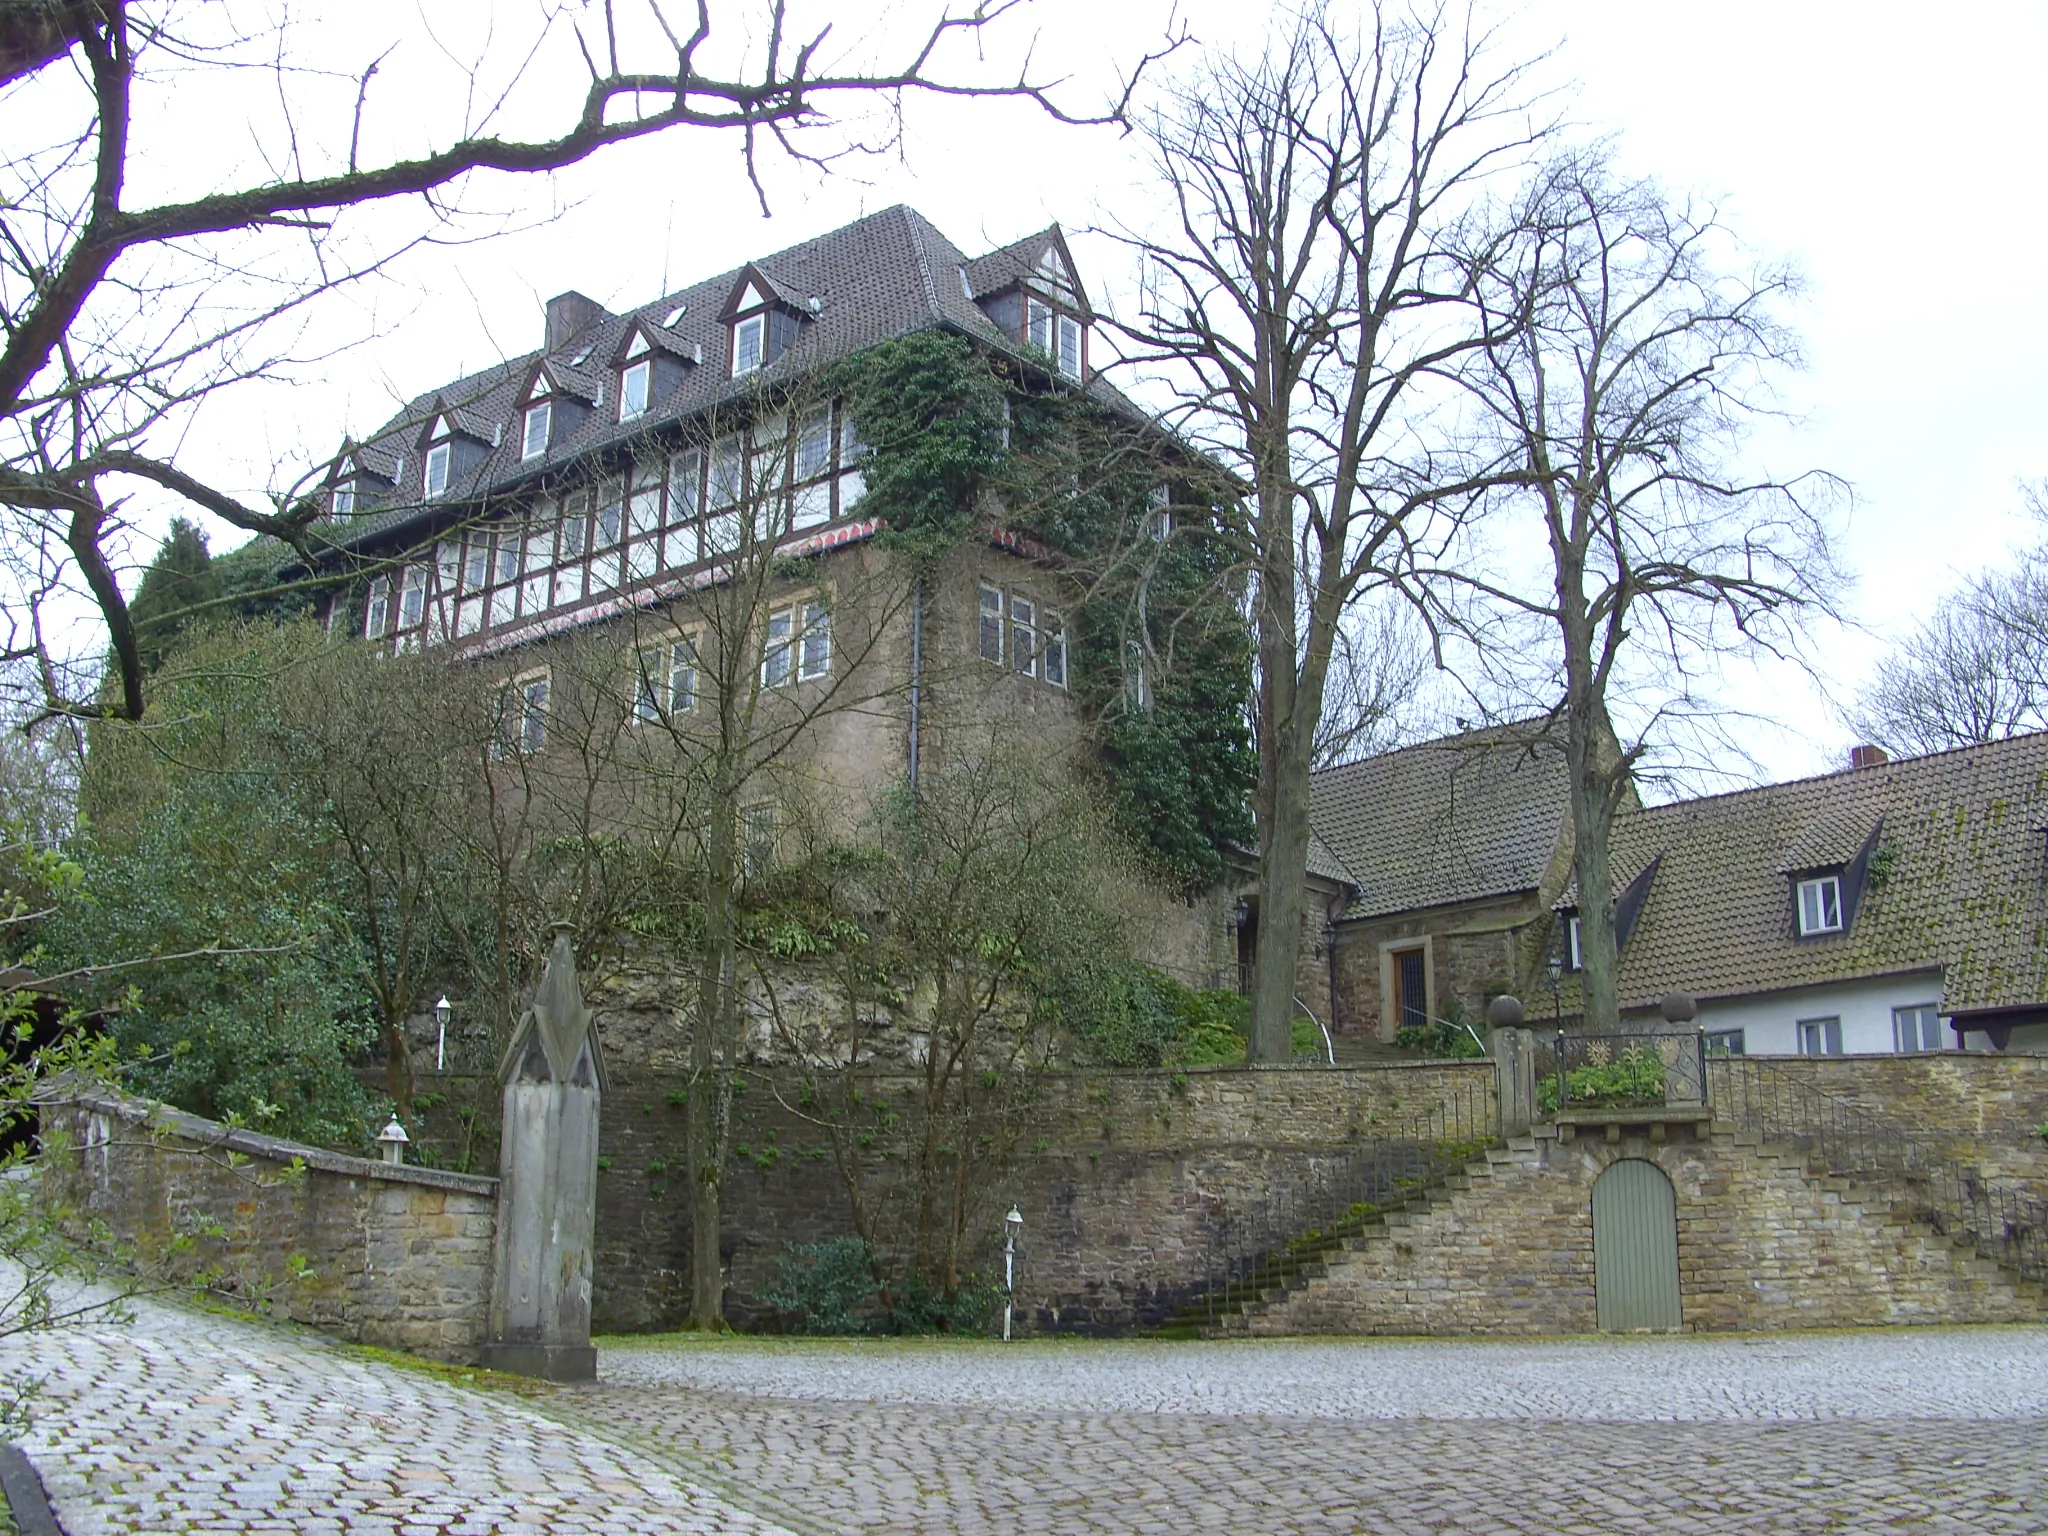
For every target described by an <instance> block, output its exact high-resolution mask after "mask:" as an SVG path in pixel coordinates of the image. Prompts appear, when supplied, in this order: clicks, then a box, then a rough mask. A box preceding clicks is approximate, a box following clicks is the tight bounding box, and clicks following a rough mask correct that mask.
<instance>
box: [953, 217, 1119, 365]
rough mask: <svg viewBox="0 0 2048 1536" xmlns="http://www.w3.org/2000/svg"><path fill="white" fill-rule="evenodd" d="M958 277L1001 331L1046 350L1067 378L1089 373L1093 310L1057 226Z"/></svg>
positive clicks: (982, 260)
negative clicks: (1089, 345) (1089, 346)
mask: <svg viewBox="0 0 2048 1536" xmlns="http://www.w3.org/2000/svg"><path fill="white" fill-rule="evenodd" d="M960 281H961V286H962V289H963V290H964V291H965V293H966V294H967V296H968V297H969V298H971V299H973V300H974V301H975V302H976V303H978V304H979V305H980V306H981V309H982V313H984V314H986V315H987V316H988V317H989V319H990V320H991V321H993V322H994V323H995V325H996V326H997V328H998V329H1000V330H1002V331H1003V332H1004V333H1006V334H1007V335H1010V336H1012V337H1015V338H1016V340H1017V341H1018V342H1019V343H1021V344H1022V345H1024V346H1027V347H1033V348H1035V349H1037V350H1038V351H1039V352H1042V353H1044V354H1045V356H1046V357H1047V358H1048V359H1049V360H1050V361H1051V363H1052V365H1053V367H1054V368H1055V369H1057V370H1058V371H1059V372H1060V373H1061V374H1063V375H1065V376H1066V377H1067V378H1070V379H1073V380H1074V381H1075V382H1077V383H1078V382H1081V381H1082V380H1085V379H1086V378H1087V377H1088V333H1089V328H1090V326H1091V325H1092V324H1093V322H1094V319H1095V312H1094V310H1093V308H1092V307H1091V306H1090V305H1089V303H1088V295H1087V293H1086V291H1085V290H1084V289H1083V288H1082V287H1081V280H1080V278H1079V277H1078V276H1076V275H1075V268H1074V255H1073V252H1071V251H1070V250H1068V249H1067V238H1066V236H1065V235H1064V234H1062V233H1061V232H1060V227H1059V225H1057V224H1055V225H1053V226H1052V228H1050V229H1048V230H1045V231H1043V232H1042V233H1040V234H1036V235H1032V236H1031V237H1029V238H1028V239H1025V240H1020V241H1018V242H1017V243H1016V244H1015V245H1011V246H1005V247H1004V248H1003V249H1002V250H1000V251H993V252H991V253H990V254H989V255H987V256H983V257H981V258H979V259H978V260H975V261H971V262H969V263H967V264H966V265H965V266H963V267H962V268H961V269H960Z"/></svg>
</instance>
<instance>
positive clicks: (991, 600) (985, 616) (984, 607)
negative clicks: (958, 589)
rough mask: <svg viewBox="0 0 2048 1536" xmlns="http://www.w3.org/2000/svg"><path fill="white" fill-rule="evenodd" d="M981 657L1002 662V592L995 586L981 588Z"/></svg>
mask: <svg viewBox="0 0 2048 1536" xmlns="http://www.w3.org/2000/svg"><path fill="white" fill-rule="evenodd" d="M981 659H982V660H983V661H989V662H994V663H995V664H996V665H997V666H999V667H1000V666H1001V665H1002V664H1003V594H1002V591H1001V589H1000V588H997V587H983V588H982V589H981Z"/></svg>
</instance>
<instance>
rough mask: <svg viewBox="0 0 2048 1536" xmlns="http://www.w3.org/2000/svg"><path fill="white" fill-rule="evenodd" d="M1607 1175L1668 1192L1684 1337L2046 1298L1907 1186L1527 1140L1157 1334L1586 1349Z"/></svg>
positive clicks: (1650, 1148)
mask: <svg viewBox="0 0 2048 1536" xmlns="http://www.w3.org/2000/svg"><path fill="white" fill-rule="evenodd" d="M1620 1156H1630V1157H1645V1158H1648V1159H1649V1160H1651V1161H1653V1162H1656V1163H1658V1164H1659V1165H1660V1166H1662V1167H1664V1169H1665V1172H1666V1173H1667V1174H1668V1175H1669V1176H1671V1178H1672V1181H1673V1184H1674V1188H1675V1192H1676V1194H1677V1200H1678V1217H1679V1234H1680V1236H1679V1266H1680V1291H1681V1299H1682V1307H1683V1312H1684V1316H1685V1326H1686V1327H1687V1328H1688V1329H1742V1328H1780V1327H1828V1326H1858V1325H1871V1324H1884V1323H1914V1322H1918V1323H1940V1322H2018V1321H2039V1320H2041V1319H2042V1318H2043V1317H2048V1288H2044V1287H2043V1286H2042V1285H2040V1284H2038V1283H2036V1282H2034V1281H2031V1280H2027V1279H2025V1278H2023V1277H2021V1276H2020V1275H2019V1274H2017V1273H2016V1272H2014V1271H2012V1270H2010V1269H2008V1268H2007V1267H2006V1266H2004V1265H2002V1264H2001V1263H1999V1262H1998V1261H1997V1259H1996V1258H1995V1257H1992V1256H1989V1255H1987V1254H1986V1253H1984V1252H1980V1251H1979V1250H1978V1247H1977V1245H1976V1242H1975V1240H1974V1239H1973V1238H1972V1237H1971V1236H1970V1235H1968V1234H1956V1235H1954V1236H1950V1235H1949V1234H1946V1233H1944V1232H1942V1231H1941V1230H1939V1229H1938V1227H1937V1225H1936V1224H1935V1222H1934V1221H1933V1220H1931V1219H1930V1214H1931V1213H1930V1212H1929V1211H1928V1210H1927V1209H1925V1207H1924V1204H1922V1203H1920V1202H1916V1200H1915V1197H1914V1193H1913V1190H1912V1189H1911V1187H1910V1186H1908V1185H1904V1184H1898V1185H1896V1186H1894V1185H1893V1184H1890V1183H1881V1182H1874V1181H1873V1182H1861V1181H1855V1180H1850V1179H1846V1178H1842V1177H1839V1176H1837V1175H1835V1174H1834V1173H1833V1172H1832V1171H1831V1170H1830V1169H1828V1168H1827V1167H1825V1166H1824V1165H1823V1164H1822V1163H1821V1162H1820V1161H1819V1159H1818V1158H1816V1157H1815V1156H1813V1155H1811V1154H1809V1153H1807V1152H1805V1151H1803V1150H1801V1149H1799V1148H1797V1147H1793V1146H1790V1145H1786V1144H1779V1143H1772V1142H1767V1141H1765V1140H1764V1139H1763V1138H1762V1137H1760V1136H1758V1135H1755V1134H1752V1133H1748V1132H1741V1131H1738V1130H1737V1129H1735V1128H1734V1127H1733V1126H1731V1125H1728V1124H1725V1123H1718V1122H1717V1123H1714V1124H1713V1125H1712V1126H1711V1127H1710V1128H1709V1129H1708V1131H1707V1134H1706V1135H1705V1136H1704V1137H1699V1136H1696V1135H1695V1136H1691V1137H1689V1138H1687V1137H1681V1138H1679V1139H1675V1140H1672V1141H1668V1142H1665V1141H1656V1142H1653V1141H1652V1140H1651V1139H1650V1137H1649V1135H1648V1134H1647V1132H1645V1133H1642V1134H1631V1135H1626V1136H1623V1137H1621V1138H1620V1139H1619V1141H1618V1142H1606V1141H1602V1140H1598V1139H1592V1138H1588V1139H1581V1140H1578V1141H1576V1142H1573V1141H1561V1140H1560V1139H1559V1137H1558V1133H1557V1131H1556V1129H1555V1128H1554V1127H1550V1126H1538V1127H1537V1128H1536V1129H1535V1131H1534V1132H1533V1133H1531V1134H1529V1135H1525V1136H1515V1137H1511V1138H1508V1139H1507V1140H1506V1141H1505V1142H1504V1143H1502V1144H1499V1145H1496V1146H1494V1147H1491V1148H1488V1149H1487V1150H1486V1152H1485V1154H1484V1156H1483V1158H1480V1159H1475V1160H1474V1161H1472V1162H1470V1163H1468V1164H1466V1165H1465V1167H1464V1169H1463V1171H1462V1172H1460V1173H1457V1174H1453V1175H1451V1176H1449V1177H1445V1178H1441V1179H1439V1180H1437V1181H1435V1182H1434V1183H1432V1184H1430V1185H1428V1186H1426V1187H1424V1188H1420V1189H1418V1190H1416V1191H1415V1192H1414V1193H1413V1194H1412V1195H1411V1196H1410V1197H1409V1198H1408V1199H1407V1201H1406V1202H1405V1203H1403V1204H1402V1205H1401V1206H1399V1207H1396V1208H1390V1209H1385V1210H1377V1211H1372V1212H1367V1213H1361V1215H1360V1217H1359V1218H1358V1219H1357V1220H1356V1221H1353V1222H1348V1223H1345V1224H1343V1225H1342V1226H1333V1227H1332V1228H1331V1229H1330V1230H1328V1231H1327V1232H1322V1233H1316V1234H1309V1235H1306V1236H1305V1237H1304V1238H1303V1239H1301V1240H1298V1241H1297V1242H1296V1243H1294V1244H1290V1245H1289V1249H1288V1251H1287V1253H1285V1254H1284V1255H1279V1256H1276V1258H1275V1260H1274V1261H1273V1262H1272V1263H1271V1264H1270V1265H1266V1266H1262V1268H1261V1270H1260V1271H1259V1272H1258V1273H1257V1274H1256V1275H1254V1276H1250V1277H1247V1278H1246V1279H1245V1280H1243V1281H1240V1282H1238V1283H1235V1284H1233V1285H1232V1286H1230V1287H1229V1288H1227V1289H1226V1290H1224V1291H1222V1292H1219V1293H1217V1294H1216V1295H1215V1296H1214V1297H1213V1300H1212V1298H1210V1297H1198V1298H1195V1299H1194V1300H1193V1302H1192V1303H1191V1304H1190V1305H1189V1306H1187V1307H1184V1308H1183V1310H1182V1314H1181V1315H1180V1316H1179V1317H1177V1318H1176V1319H1174V1320H1173V1321H1174V1323H1176V1324H1178V1325H1179V1326H1180V1329H1182V1330H1185V1331H1191V1332H1192V1331H1199V1332H1203V1333H1208V1334H1212V1335H1223V1336H1231V1335H1239V1336H1242V1335H1252V1334H1259V1335H1267V1334H1316V1333H1390V1334H1431V1333H1460V1334H1531V1333H1538V1334H1541V1333H1579V1332H1590V1331H1592V1330H1593V1328H1594V1327H1595V1326H1596V1315H1595V1305H1594V1279H1593V1251H1592V1216H1591V1189H1592V1181H1593V1178H1594V1177H1596V1176H1597V1174H1598V1173H1599V1171H1600V1170H1601V1169H1602V1168H1604V1167H1605V1166H1606V1164H1607V1163H1609V1162H1611V1161H1613V1160H1614V1159H1615V1158H1616V1157H1620Z"/></svg>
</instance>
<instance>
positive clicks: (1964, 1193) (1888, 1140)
mask: <svg viewBox="0 0 2048 1536" xmlns="http://www.w3.org/2000/svg"><path fill="white" fill-rule="evenodd" d="M1714 1077H1715V1078H1716V1079H1717V1082H1716V1085H1715V1103H1714V1114H1715V1117H1716V1118H1717V1119H1720V1120H1724V1121H1729V1122H1732V1123H1733V1124H1735V1125H1736V1126H1737V1127H1739V1128H1740V1129H1742V1130H1745V1131H1748V1132H1750V1133H1751V1134H1753V1135H1755V1136H1757V1137H1759V1138H1760V1139H1762V1140H1765V1141H1772V1142H1777V1143H1780V1144H1783V1145H1789V1146H1792V1147H1795V1148H1797V1149H1798V1150H1800V1151H1802V1152H1807V1153H1809V1154H1811V1155H1812V1156H1813V1157H1815V1158H1816V1159H1817V1160H1818V1161H1819V1162H1820V1163H1821V1164H1823V1165H1824V1166H1825V1167H1826V1168H1827V1170H1828V1172H1829V1173H1831V1174H1833V1175H1835V1176H1836V1177H1838V1178H1845V1179H1855V1180H1859V1181H1864V1182H1870V1183H1879V1184H1886V1185H1890V1186H1893V1187H1894V1188H1897V1189H1900V1190H1902V1191H1903V1193H1904V1196H1905V1198H1906V1200H1907V1201H1908V1203H1909V1209H1910V1211H1911V1214H1912V1215H1913V1216H1915V1217H1917V1218H1918V1219H1919V1220H1921V1221H1924V1222H1926V1223H1928V1224H1929V1225H1931V1226H1932V1227H1933V1228H1934V1229H1935V1230H1936V1231H1938V1232H1940V1233H1942V1234H1944V1235H1945V1236H1949V1237H1952V1238H1959V1239H1962V1240H1964V1241H1966V1242H1968V1243H1969V1244H1970V1245H1971V1246H1973V1247H1975V1248H1976V1249H1977V1250H1978V1251H1979V1252H1980V1253H1982V1254H1984V1255H1985V1256H1986V1257H1988V1258H1992V1259H1995V1260H1996V1261H1997V1262H1999V1263H2001V1264H2004V1265H2005V1266H2007V1267H2008V1268H2010V1269H2012V1270H2014V1271H2016V1272H2018V1273H2019V1274H2021V1275H2023V1276H2025V1277H2026V1278H2027V1279H2029V1280H2048V1201H2044V1200H2043V1199H2041V1198H2040V1197H2039V1196H2037V1195H2034V1194H2032V1193H2030V1192H2029V1191H2027V1190H2025V1189H2023V1188H2020V1187H2019V1186H2017V1185H2015V1184H2012V1183H2011V1182H2009V1181H2005V1180H2000V1179H1995V1178H1990V1177H1987V1176H1986V1175H1984V1174H1982V1173H1980V1172H1979V1171H1978V1170H1977V1169H1975V1168H1972V1167H1970V1166H1969V1165H1967V1164H1965V1163H1962V1162H1959V1161H1957V1160H1956V1159H1955V1158H1953V1157H1950V1156H1949V1155H1948V1154H1947V1153H1946V1152H1944V1151H1942V1150H1941V1148H1939V1147H1938V1146H1935V1145H1934V1144H1933V1143H1931V1142H1927V1141H1923V1140H1921V1139H1920V1138H1918V1137H1916V1136H1914V1135H1912V1134H1911V1133H1909V1132H1907V1131H1904V1130H1901V1129H1900V1128H1899V1127H1897V1126H1895V1125H1892V1124H1891V1123H1889V1122H1888V1121H1885V1120H1881V1119H1879V1118H1878V1117H1877V1116H1875V1115H1873V1114H1871V1113H1870V1112H1869V1111H1868V1110H1865V1109H1863V1108H1861V1107H1860V1106H1858V1105H1856V1104H1853V1103H1851V1102H1849V1101H1848V1100H1846V1099H1840V1098H1837V1097H1835V1096H1834V1095H1833V1094H1830V1093H1825V1092H1823V1091H1822V1090H1820V1089H1818V1088H1815V1087H1813V1086H1812V1085H1811V1084H1809V1083H1804V1082H1801V1081H1800V1080H1799V1079H1798V1078H1796V1077H1794V1076H1793V1075H1792V1074H1790V1073H1788V1072H1786V1071H1785V1070H1784V1069H1783V1068H1782V1067H1779V1066H1777V1065H1775V1064H1773V1063H1771V1062H1769V1061H1761V1060H1759V1059H1757V1058H1756V1057H1754V1056H1726V1057H1722V1056H1717V1057H1715V1058H1714Z"/></svg>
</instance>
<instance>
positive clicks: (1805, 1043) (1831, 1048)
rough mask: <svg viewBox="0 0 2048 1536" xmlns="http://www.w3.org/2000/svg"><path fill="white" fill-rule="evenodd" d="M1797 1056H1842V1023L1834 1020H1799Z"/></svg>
mask: <svg viewBox="0 0 2048 1536" xmlns="http://www.w3.org/2000/svg"><path fill="white" fill-rule="evenodd" d="M1799 1054H1800V1055H1802V1056H1839V1055H1841V1054H1842V1021H1841V1020H1840V1019H1839V1018H1835V1019H1801V1020H1800V1021H1799Z"/></svg>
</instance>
